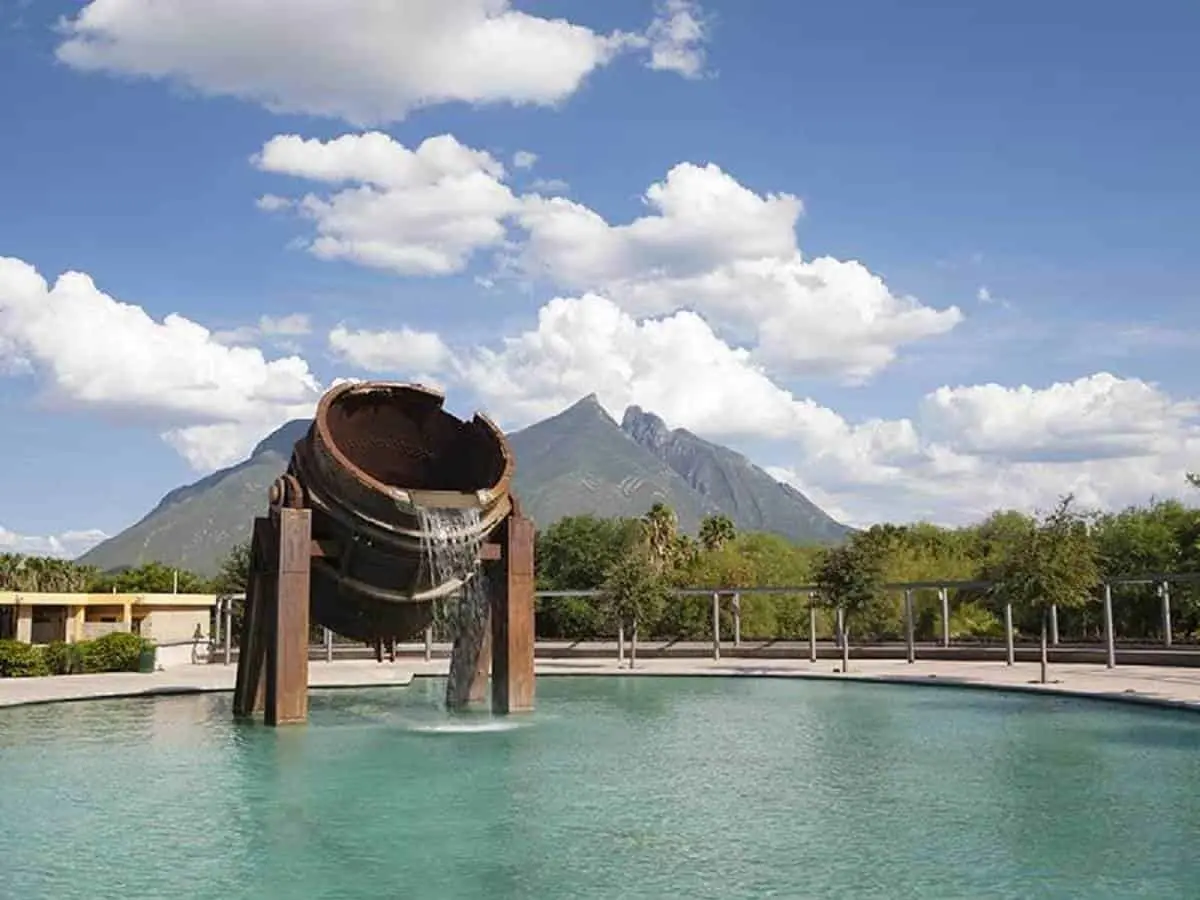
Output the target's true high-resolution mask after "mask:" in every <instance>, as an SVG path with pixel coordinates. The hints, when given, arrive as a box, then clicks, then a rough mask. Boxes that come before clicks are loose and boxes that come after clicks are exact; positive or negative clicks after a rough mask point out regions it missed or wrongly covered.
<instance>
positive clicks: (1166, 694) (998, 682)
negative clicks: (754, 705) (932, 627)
mask: <svg viewBox="0 0 1200 900" xmlns="http://www.w3.org/2000/svg"><path fill="white" fill-rule="evenodd" d="M839 665H840V664H839V663H838V662H837V661H835V660H828V659H825V660H819V661H817V662H816V663H812V662H809V661H807V660H780V659H774V660H773V659H726V660H712V659H707V660H705V659H661V658H660V659H645V660H642V659H639V660H638V661H637V664H636V667H635V668H633V669H630V668H629V667H628V663H626V664H625V665H624V666H618V663H617V661H616V660H615V659H612V658H611V657H610V658H603V659H601V658H597V659H559V660H538V661H537V672H538V674H539V675H542V676H588V675H609V676H622V677H642V676H675V677H680V676H685V677H695V676H707V677H731V676H732V677H756V678H815V679H823V680H839V681H855V682H860V681H862V682H872V683H884V684H903V685H910V686H940V687H959V688H977V689H987V690H1000V691H1019V692H1029V693H1041V694H1053V695H1060V696H1070V697H1083V698H1090V699H1095V700H1108V701H1120V702H1124V703H1140V704H1148V705H1152V706H1159V707H1167V708H1173V709H1184V710H1191V711H1200V670H1195V669H1181V668H1178V667H1164V666H1118V667H1116V668H1113V669H1108V668H1106V667H1105V666H1103V665H1092V664H1085V663H1073V664H1062V663H1060V664H1052V665H1051V666H1050V669H1049V683H1048V684H1045V685H1043V684H1040V683H1038V678H1039V666H1038V664H1037V663H1026V662H1020V663H1017V664H1015V665H1013V666H1007V665H1004V664H1003V663H1002V662H1001V663H997V662H962V661H949V660H918V661H917V662H915V663H911V664H910V663H906V662H904V661H903V660H885V659H863V660H855V659H851V661H850V672H849V674H845V675H843V674H841V673H840V672H839V671H838V668H839ZM447 669H448V663H447V661H446V660H434V661H432V662H428V663H426V662H421V661H412V660H407V659H401V660H398V661H397V662H395V663H391V662H384V663H377V662H375V661H374V660H369V661H362V660H355V661H335V662H332V663H326V662H316V661H314V662H312V663H310V664H309V685H310V687H312V688H314V689H324V688H370V687H389V686H390V687H397V686H404V685H407V684H410V683H411V682H412V680H413V678H414V677H437V676H444V675H445V674H446V671H447ZM235 671H236V667H235V666H232V665H231V666H223V665H207V664H205V665H196V666H186V667H181V668H178V669H171V670H168V671H165V672H154V673H153V674H145V675H142V674H136V673H115V674H106V675H58V676H50V677H45V678H5V679H0V707H11V706H22V705H27V704H35V703H56V702H66V701H73V700H94V699H113V698H120V697H147V696H162V695H173V694H190V693H207V692H219V691H232V690H233V683H234V676H235Z"/></svg>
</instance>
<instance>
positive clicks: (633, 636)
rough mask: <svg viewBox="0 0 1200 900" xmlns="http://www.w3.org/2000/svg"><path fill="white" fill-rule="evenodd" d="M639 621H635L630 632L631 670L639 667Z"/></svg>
mask: <svg viewBox="0 0 1200 900" xmlns="http://www.w3.org/2000/svg"><path fill="white" fill-rule="evenodd" d="M637 639H638V620H637V619H636V618H635V619H634V620H633V628H632V630H631V631H630V632H629V668H630V669H632V668H633V667H634V666H636V665H637Z"/></svg>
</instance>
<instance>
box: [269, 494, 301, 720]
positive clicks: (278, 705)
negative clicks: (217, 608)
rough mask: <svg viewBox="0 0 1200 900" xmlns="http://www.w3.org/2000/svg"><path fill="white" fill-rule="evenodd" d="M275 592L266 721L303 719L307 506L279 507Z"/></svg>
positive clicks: (272, 610) (270, 630)
mask: <svg viewBox="0 0 1200 900" xmlns="http://www.w3.org/2000/svg"><path fill="white" fill-rule="evenodd" d="M278 516H279V525H278V528H279V549H278V553H279V555H278V561H277V563H276V566H277V569H276V571H277V572H278V575H277V577H276V580H275V588H276V589H275V597H274V598H273V600H274V602H273V603H271V611H270V612H271V615H270V625H269V626H268V627H269V633H270V634H271V640H270V641H269V643H268V646H267V702H266V708H265V709H264V710H263V719H264V721H265V722H266V724H267V725H272V726H274V725H291V724H295V723H299V722H303V721H305V720H306V719H308V600H309V563H310V561H311V558H312V552H311V548H312V511H311V510H307V509H281V510H279V512H278Z"/></svg>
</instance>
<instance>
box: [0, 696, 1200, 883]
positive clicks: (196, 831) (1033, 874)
mask: <svg viewBox="0 0 1200 900" xmlns="http://www.w3.org/2000/svg"><path fill="white" fill-rule="evenodd" d="M444 690H445V687H444V682H435V681H426V680H418V681H417V682H415V683H414V684H413V685H412V686H411V687H409V688H404V689H395V688H382V689H373V690H363V691H326V692H317V693H314V695H313V697H312V706H311V713H312V719H311V722H310V723H309V725H307V726H304V727H299V728H292V729H278V730H274V729H268V728H265V727H263V726H262V725H259V724H247V723H242V724H238V725H235V724H234V723H233V722H232V720H231V717H230V709H229V698H228V696H222V695H198V696H189V697H180V698H158V699H144V700H133V701H113V702H108V701H102V702H95V703H82V704H64V705H56V706H44V707H28V708H23V709H14V710H8V711H3V712H0V823H2V824H3V827H0V860H3V869H2V870H0V896H2V897H5V898H7V897H9V896H11V897H14V898H17V897H20V898H47V900H74V898H85V897H86V898H106V897H120V898H141V897H144V898H155V900H158V898H162V897H178V898H200V900H208V898H213V900H217V898H222V900H225V898H228V900H237V898H259V897H270V898H276V897H278V898H288V897H297V898H325V897H328V898H339V900H340V898H346V900H355V898H359V897H363V898H367V897H370V898H381V897H383V898H391V897H406V898H407V897H415V898H421V897H430V898H458V897H462V898H477V897H487V898H489V900H498V898H506V897H521V898H526V897H534V898H540V897H550V898H559V897H562V898H607V897H618V896H619V897H646V898H655V900H659V898H665V897H689V898H691V897H696V898H704V897H714V898H715V897H721V898H739V897H766V896H779V897H821V898H839V897H846V898H856V900H857V898H871V897H879V898H889V900H891V898H905V897H913V898H918V897H919V898H959V897H962V898H975V897H1011V898H1028V897H1039V898H1041V897H1048V898H1056V897H1088V898H1105V897H1137V896H1144V897H1153V898H1171V897H1195V896H1196V891H1195V885H1196V884H1200V862H1198V861H1197V859H1196V856H1195V854H1194V853H1192V851H1191V847H1192V844H1193V838H1194V837H1195V835H1197V834H1198V833H1200V801H1198V800H1197V799H1195V792H1194V791H1193V790H1192V787H1193V786H1194V785H1195V784H1196V783H1197V780H1198V779H1200V754H1197V752H1196V747H1197V745H1198V741H1200V718H1193V717H1190V716H1187V715H1184V714H1175V713H1168V712H1158V711H1153V710H1144V709H1137V708H1129V709H1126V708H1121V707H1113V706H1110V705H1101V704H1088V703H1086V702H1080V701H1072V700H1062V699H1057V698H1050V697H1037V696H1014V695H996V694H991V693H981V692H965V691H964V692H960V691H953V690H946V689H943V690H921V689H917V688H899V687H890V686H882V685H863V684H856V685H851V684H841V683H836V682H803V683H796V682H784V681H776V680H754V679H743V680H736V681H735V680H715V679H677V678H673V679H652V678H637V679H619V678H586V679H582V678H561V679H541V680H540V681H539V684H538V691H539V709H538V711H537V712H536V713H534V714H532V715H530V716H527V717H512V718H508V719H498V718H493V717H491V716H490V715H487V714H472V715H450V714H448V713H446V712H445V710H444V707H443V697H444ZM14 823H15V825H16V827H14Z"/></svg>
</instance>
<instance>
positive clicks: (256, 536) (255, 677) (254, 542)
mask: <svg viewBox="0 0 1200 900" xmlns="http://www.w3.org/2000/svg"><path fill="white" fill-rule="evenodd" d="M274 547H275V540H274V534H273V531H272V529H271V524H270V522H269V521H268V520H267V519H265V518H262V517H259V518H256V519H255V520H254V531H253V535H252V537H251V540H250V572H249V574H248V577H247V579H246V601H245V603H246V607H245V610H244V613H243V616H242V634H241V640H240V641H239V642H238V665H237V680H236V682H235V683H234V690H233V714H234V715H235V716H238V717H245V716H252V715H254V714H255V713H256V712H258V711H259V710H260V709H262V703H263V697H262V690H263V681H264V679H263V667H264V665H265V664H266V652H267V642H266V636H265V635H264V634H263V627H264V616H265V611H264V609H263V607H264V605H265V604H266V602H267V599H266V598H267V597H269V596H270V595H271V583H270V582H271V572H270V571H269V570H268V560H269V558H270V555H271V553H272V552H273V550H274Z"/></svg>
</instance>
